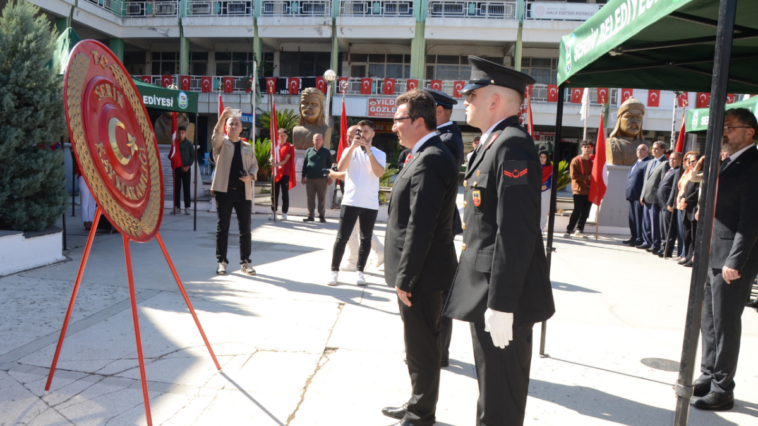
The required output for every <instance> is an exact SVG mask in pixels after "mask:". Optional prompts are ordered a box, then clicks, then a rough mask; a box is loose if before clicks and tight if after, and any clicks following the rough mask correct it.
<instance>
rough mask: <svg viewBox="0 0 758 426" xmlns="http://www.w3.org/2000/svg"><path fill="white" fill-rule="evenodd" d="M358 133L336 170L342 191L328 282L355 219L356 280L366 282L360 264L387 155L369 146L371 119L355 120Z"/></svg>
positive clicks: (364, 256)
mask: <svg viewBox="0 0 758 426" xmlns="http://www.w3.org/2000/svg"><path fill="white" fill-rule="evenodd" d="M358 127H359V128H360V134H359V136H357V137H355V138H354V139H353V142H352V143H351V144H350V147H348V148H347V149H346V150H345V151H344V152H343V153H342V158H340V161H339V165H338V168H339V171H340V172H347V174H346V175H345V194H344V195H343V197H342V209H341V211H340V224H339V229H338V230H337V240H336V241H335V242H334V251H333V252H332V271H331V274H330V276H329V281H328V283H327V284H329V285H337V278H338V275H339V270H340V262H341V261H342V256H343V255H344V254H345V246H346V245H347V242H348V240H349V239H350V234H351V233H352V232H353V228H354V227H355V222H356V221H357V222H358V224H359V226H360V231H361V244H360V248H359V249H358V265H357V267H356V269H357V270H358V271H357V272H356V284H358V285H366V278H365V277H364V276H363V268H365V266H366V260H367V259H368V255H369V252H370V251H371V234H372V233H373V232H374V223H375V222H376V215H377V213H378V212H379V178H380V177H381V176H382V175H383V174H384V168H385V166H386V165H387V156H386V155H385V154H384V152H382V151H381V150H379V149H376V148H374V147H373V146H371V141H372V140H373V138H374V123H372V122H371V121H369V120H362V121H360V122H359V123H358Z"/></svg>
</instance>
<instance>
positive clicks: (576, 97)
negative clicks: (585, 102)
mask: <svg viewBox="0 0 758 426" xmlns="http://www.w3.org/2000/svg"><path fill="white" fill-rule="evenodd" d="M582 96H584V89H583V88H581V87H574V88H573V89H571V103H572V104H580V103H582Z"/></svg>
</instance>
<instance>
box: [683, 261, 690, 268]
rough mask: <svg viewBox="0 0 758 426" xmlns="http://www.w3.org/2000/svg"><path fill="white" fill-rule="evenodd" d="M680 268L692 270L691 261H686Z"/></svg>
mask: <svg viewBox="0 0 758 426" xmlns="http://www.w3.org/2000/svg"><path fill="white" fill-rule="evenodd" d="M682 266H684V267H685V268H692V261H691V260H688V261H687V263H685V264H684V265H682Z"/></svg>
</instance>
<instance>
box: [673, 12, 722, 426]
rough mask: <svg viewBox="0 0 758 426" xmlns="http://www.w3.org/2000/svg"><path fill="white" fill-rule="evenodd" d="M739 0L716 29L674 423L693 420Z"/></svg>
mask: <svg viewBox="0 0 758 426" xmlns="http://www.w3.org/2000/svg"><path fill="white" fill-rule="evenodd" d="M736 11H737V0H721V1H720V3H719V15H718V29H717V31H716V45H715V48H716V49H715V50H716V53H715V55H714V58H713V80H712V82H711V94H712V95H711V99H712V100H713V102H712V103H711V107H710V112H709V118H708V123H709V125H708V133H707V136H706V150H705V151H706V158H705V167H704V172H705V175H704V176H703V181H704V183H705V185H704V186H702V191H703V192H702V195H701V197H700V205H699V208H700V219H701V220H700V221H699V225H698V230H697V236H696V239H695V261H694V265H693V268H692V279H691V280H690V296H689V301H688V306H687V318H686V323H685V328H684V342H683V344H682V359H681V362H680V364H679V378H678V379H677V381H676V396H677V400H676V414H675V417H674V426H686V425H687V421H688V419H689V409H690V397H691V396H692V390H693V389H692V376H693V374H694V372H695V358H696V357H697V350H698V340H699V337H700V325H701V317H700V315H701V314H702V310H703V299H704V297H705V282H706V275H707V273H708V260H709V257H710V246H711V234H712V232H713V219H714V212H715V208H716V190H717V188H716V185H717V182H718V172H719V153H720V151H721V138H722V129H723V126H724V115H725V109H724V105H725V103H726V92H727V83H728V81H729V61H730V57H731V55H732V40H733V37H732V36H733V33H734V21H735V15H736Z"/></svg>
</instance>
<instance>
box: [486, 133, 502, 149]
mask: <svg viewBox="0 0 758 426" xmlns="http://www.w3.org/2000/svg"><path fill="white" fill-rule="evenodd" d="M498 136H500V135H499V134H498V133H493V134H492V135H491V136H490V142H489V143H488V144H487V146H486V147H484V149H485V150H487V149H490V146H492V144H493V143H495V141H496V140H497V137H498Z"/></svg>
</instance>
